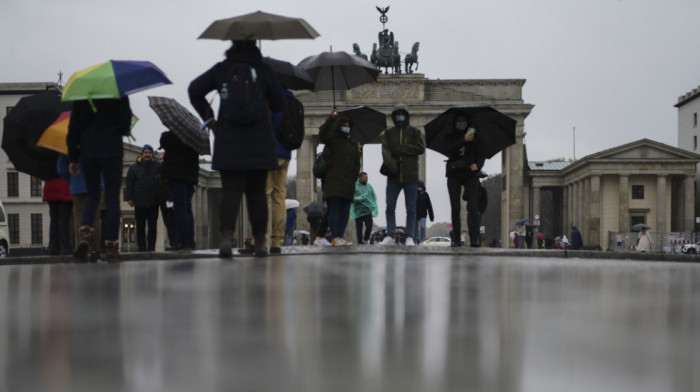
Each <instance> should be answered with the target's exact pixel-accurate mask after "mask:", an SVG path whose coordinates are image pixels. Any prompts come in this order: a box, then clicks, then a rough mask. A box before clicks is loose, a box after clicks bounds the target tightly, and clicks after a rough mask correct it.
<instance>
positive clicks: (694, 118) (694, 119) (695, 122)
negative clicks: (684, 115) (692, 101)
mask: <svg viewBox="0 0 700 392" xmlns="http://www.w3.org/2000/svg"><path fill="white" fill-rule="evenodd" d="M693 126H694V127H697V126H698V113H697V112H696V113H693Z"/></svg>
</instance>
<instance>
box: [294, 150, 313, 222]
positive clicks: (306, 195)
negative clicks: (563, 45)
mask: <svg viewBox="0 0 700 392" xmlns="http://www.w3.org/2000/svg"><path fill="white" fill-rule="evenodd" d="M317 146H318V138H317V137H315V136H311V137H306V138H304V142H303V143H302V144H301V147H300V148H299V149H298V150H297V200H299V207H300V208H299V211H300V212H301V214H299V216H301V215H304V216H305V214H304V213H303V210H304V207H306V206H307V205H309V203H311V202H312V201H315V200H316V178H315V177H314V174H313V171H312V170H313V166H314V160H315V159H316V147H317ZM297 228H298V229H301V230H309V223H308V222H307V221H306V219H305V218H304V219H299V218H297Z"/></svg>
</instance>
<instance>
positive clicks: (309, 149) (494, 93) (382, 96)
mask: <svg viewBox="0 0 700 392" xmlns="http://www.w3.org/2000/svg"><path fill="white" fill-rule="evenodd" d="M524 84H525V79H460V80H440V79H437V80H431V79H427V78H426V77H425V75H423V74H412V75H381V76H380V77H379V79H378V80H377V83H373V84H366V85H363V86H359V87H356V88H354V89H352V90H348V91H335V101H336V105H337V107H338V110H339V111H342V110H345V109H350V108H353V107H357V106H360V105H367V106H371V107H372V108H373V109H376V110H379V111H380V112H383V113H386V114H387V115H389V114H390V113H391V110H392V108H393V107H394V105H396V104H397V103H405V104H406V105H408V107H409V111H410V112H411V125H413V126H416V127H418V128H420V129H421V131H422V130H423V126H424V125H425V124H426V123H428V122H429V121H430V120H432V119H433V118H435V117H436V116H438V115H439V114H440V113H442V112H443V111H445V110H447V109H448V108H449V107H451V106H453V105H464V104H489V105H491V106H493V107H494V108H496V109H498V110H500V111H501V112H503V113H505V114H507V115H509V116H510V117H512V118H513V119H515V120H516V121H517V128H516V144H515V145H513V146H511V147H509V148H508V149H506V150H505V151H504V152H503V154H502V174H503V176H504V184H503V193H502V194H503V196H502V200H501V203H502V207H503V208H502V211H503V215H502V217H501V221H502V225H501V226H502V231H503V233H502V238H505V235H507V228H508V227H510V224H509V222H510V221H511V220H513V219H519V217H521V216H522V215H523V214H524V213H525V210H524V204H523V200H524V198H523V193H524V192H523V190H524V175H523V174H524V159H525V146H524V144H523V139H524V137H525V131H524V120H525V118H526V117H527V116H528V114H530V111H531V110H532V108H533V107H534V106H533V105H531V104H526V103H524V102H523V98H522V89H523V85H524ZM332 94H333V93H332V92H331V91H320V92H313V93H312V92H300V93H299V94H298V95H297V98H298V99H299V100H300V101H301V102H302V103H303V104H304V110H305V127H306V137H305V140H304V143H303V144H302V146H301V148H299V150H297V189H296V194H297V199H298V200H299V203H300V204H301V206H302V207H303V206H306V205H308V204H309V203H310V202H311V201H315V200H317V193H318V190H317V187H316V179H315V178H314V176H313V173H312V168H313V162H314V158H315V156H316V148H317V146H318V144H319V139H318V128H319V127H320V126H321V125H322V124H323V122H324V121H325V120H326V118H327V117H328V113H329V112H330V110H331V107H332V102H333V95H332ZM375 142H379V140H375ZM420 175H421V178H422V179H424V180H425V179H426V177H425V176H426V171H425V155H423V157H422V159H421V161H420ZM493 202H496V201H495V200H494V201H493ZM298 226H299V227H300V228H304V229H308V227H304V226H308V223H307V222H306V220H305V219H299V220H298Z"/></svg>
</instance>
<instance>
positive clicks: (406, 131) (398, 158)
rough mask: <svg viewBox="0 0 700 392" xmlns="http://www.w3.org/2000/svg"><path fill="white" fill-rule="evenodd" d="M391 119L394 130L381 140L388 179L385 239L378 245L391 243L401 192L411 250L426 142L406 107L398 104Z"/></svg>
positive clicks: (384, 166)
mask: <svg viewBox="0 0 700 392" xmlns="http://www.w3.org/2000/svg"><path fill="white" fill-rule="evenodd" d="M391 119H392V121H393V122H394V126H393V127H391V128H389V129H387V130H386V131H384V134H383V136H382V158H383V164H382V169H381V170H380V171H381V172H382V173H383V174H386V175H387V184H386V222H387V230H386V231H387V236H386V237H385V238H384V239H383V240H382V242H381V243H380V244H382V245H390V244H393V243H394V232H395V231H396V201H397V199H398V198H399V194H400V193H401V191H402V190H403V193H404V201H405V203H406V245H408V246H412V245H415V242H414V238H415V230H416V198H417V196H418V185H417V182H418V159H419V157H420V156H421V155H423V154H424V153H425V140H423V135H421V132H420V130H419V129H418V128H416V127H413V126H411V125H410V114H409V112H408V108H407V107H406V105H404V104H401V103H400V104H398V105H396V106H394V109H393V110H392V112H391Z"/></svg>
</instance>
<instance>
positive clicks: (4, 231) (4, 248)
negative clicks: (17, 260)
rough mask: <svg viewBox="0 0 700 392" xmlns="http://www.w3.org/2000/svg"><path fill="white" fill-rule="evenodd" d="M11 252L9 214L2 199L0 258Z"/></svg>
mask: <svg viewBox="0 0 700 392" xmlns="http://www.w3.org/2000/svg"><path fill="white" fill-rule="evenodd" d="M9 254H10V229H8V227H7V214H5V207H3V205H2V202H1V201H0V259H4V258H5V257H7V256H8V255H9Z"/></svg>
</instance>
